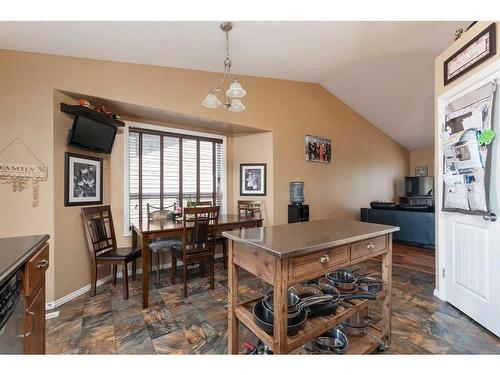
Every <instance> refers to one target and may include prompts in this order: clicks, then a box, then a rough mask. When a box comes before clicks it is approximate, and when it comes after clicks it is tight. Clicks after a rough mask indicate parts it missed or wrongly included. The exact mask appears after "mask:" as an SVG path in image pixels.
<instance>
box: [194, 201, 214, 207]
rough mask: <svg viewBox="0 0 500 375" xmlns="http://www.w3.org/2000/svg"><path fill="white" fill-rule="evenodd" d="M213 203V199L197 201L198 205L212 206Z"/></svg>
mask: <svg viewBox="0 0 500 375" xmlns="http://www.w3.org/2000/svg"><path fill="white" fill-rule="evenodd" d="M211 205H212V201H198V202H196V207H210V206H211Z"/></svg>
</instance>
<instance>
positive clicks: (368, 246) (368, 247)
mask: <svg viewBox="0 0 500 375" xmlns="http://www.w3.org/2000/svg"><path fill="white" fill-rule="evenodd" d="M366 248H367V249H374V248H375V245H374V244H373V242H371V241H370V242H368V243H367V244H366Z"/></svg>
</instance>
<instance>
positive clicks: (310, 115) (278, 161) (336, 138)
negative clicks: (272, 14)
mask: <svg viewBox="0 0 500 375" xmlns="http://www.w3.org/2000/svg"><path fill="white" fill-rule="evenodd" d="M219 78H220V76H219V74H215V73H208V72H199V71H190V70H182V69H172V68H163V67H154V66H145V65H136V64H125V63H115V62H105V61H95V60H88V59H78V58H69V57H59V56H51V55H42V54H32V53H21V52H12V51H5V50H0V90H1V91H0V120H1V121H0V126H1V143H2V144H5V143H7V142H8V141H10V140H11V139H12V138H13V137H15V136H19V137H20V138H22V139H23V140H24V141H25V142H26V143H28V144H29V146H30V147H31V148H32V149H33V151H35V152H36V153H37V155H39V157H40V158H41V159H42V160H44V162H46V163H47V164H48V165H49V167H50V169H49V181H48V182H46V183H44V184H42V186H41V189H40V206H39V207H38V208H32V207H31V195H30V194H31V193H30V192H29V191H27V192H22V193H13V192H12V190H11V188H10V187H9V186H5V185H1V186H0V200H1V202H2V208H4V210H5V211H4V212H8V213H9V214H8V215H5V214H4V215H2V216H1V218H0V235H2V236H11V235H21V234H31V233H49V234H50V235H51V236H52V243H53V245H54V246H52V253H51V256H52V263H51V268H50V272H49V280H48V293H47V299H48V300H49V301H51V300H54V299H57V298H59V297H61V296H64V295H66V294H67V293H70V292H72V291H74V290H76V289H79V288H81V287H82V286H84V285H87V284H88V283H89V274H90V272H89V270H88V259H87V260H85V259H86V257H87V256H88V255H87V250H86V244H85V243H84V242H83V232H82V226H81V221H80V215H79V208H67V207H63V194H62V187H63V186H62V185H63V184H62V180H61V173H62V168H63V167H62V166H63V157H64V151H65V150H66V146H65V145H64V137H65V136H66V131H67V128H68V127H69V126H70V123H71V120H70V119H69V118H68V117H67V116H65V115H63V114H61V113H60V112H59V109H58V101H59V99H61V97H59V96H58V95H59V93H57V90H61V91H66V92H76V93H81V94H82V95H88V96H95V97H101V98H107V99H110V100H116V101H121V102H124V103H131V104H133V105H138V106H143V107H149V108H154V109H158V110H163V111H170V112H174V113H180V114H189V115H191V116H195V117H199V118H206V119H209V120H213V121H215V122H220V123H233V124H237V125H241V126H246V127H250V128H254V129H261V130H262V131H265V133H261V134H257V135H240V134H238V135H237V136H235V137H234V138H232V137H231V134H228V135H229V136H230V137H229V138H228V179H227V180H228V197H232V199H233V202H231V201H230V202H229V203H233V205H234V200H235V199H236V198H238V195H239V182H238V181H239V180H238V178H239V163H241V162H267V163H268V167H269V180H268V196H267V197H266V198H265V201H266V206H267V210H268V211H267V215H268V216H269V221H270V222H271V221H272V222H274V223H275V224H281V223H285V222H286V218H287V204H288V200H289V197H288V185H289V182H290V181H294V180H303V181H305V195H306V201H307V203H308V204H309V205H310V207H311V219H313V220H314V219H320V218H327V217H338V218H348V219H354V218H356V217H357V215H358V212H359V208H360V207H363V206H366V205H367V204H368V202H370V201H371V200H375V199H382V200H392V199H395V197H396V195H397V194H396V191H395V188H394V186H395V182H396V180H399V179H401V177H402V176H404V175H407V174H408V166H409V152H408V151H407V150H406V149H405V148H403V147H402V146H400V145H399V144H398V143H396V142H395V141H394V140H392V139H391V138H390V137H389V136H388V135H386V134H384V133H383V132H381V131H380V130H379V129H378V128H376V127H375V126H373V125H372V124H371V123H369V122H368V121H367V120H366V119H364V118H363V117H362V116H360V115H359V114H358V113H356V112H354V111H353V110H352V109H350V108H349V107H348V106H346V105H345V104H344V103H342V102H341V101H340V100H339V99H337V98H336V97H335V96H333V95H331V94H330V93H329V92H328V91H326V90H325V89H324V88H322V87H321V86H319V85H317V84H312V83H305V82H293V81H284V80H276V79H267V78H257V77H241V80H242V83H243V84H244V86H245V88H246V90H247V91H248V95H247V97H246V98H245V104H246V105H247V111H245V112H243V113H231V112H228V111H225V110H223V109H219V110H209V109H206V108H204V107H202V106H201V105H200V100H201V98H202V97H203V96H204V95H205V93H206V90H207V88H208V87H211V86H212V85H213V84H214V82H217V80H218V79H219ZM228 129H229V130H230V128H228ZM205 131H206V129H205ZM306 134H314V135H318V136H322V137H326V138H331V139H332V143H333V161H332V163H331V164H329V165H325V164H315V163H308V162H306V161H305V156H304V136H305V135H306ZM121 143H122V142H121V140H120V136H118V138H117V142H116V145H115V147H116V148H115V149H114V151H113V154H112V155H111V157H110V167H109V170H107V171H106V172H105V179H106V180H108V181H107V182H106V181H105V201H108V202H110V203H111V205H112V207H113V212H114V214H115V220H117V222H116V226H117V228H118V231H119V232H121V231H122V228H123V217H122V211H123V164H122V160H123V158H122V156H123V150H122V151H121V154H120V148H119V146H117V145H119V144H121ZM73 151H75V152H81V151H80V150H77V149H73ZM120 220H121V222H120ZM127 241H128V239H125V238H120V242H122V243H126V242H127ZM54 259H55V260H54Z"/></svg>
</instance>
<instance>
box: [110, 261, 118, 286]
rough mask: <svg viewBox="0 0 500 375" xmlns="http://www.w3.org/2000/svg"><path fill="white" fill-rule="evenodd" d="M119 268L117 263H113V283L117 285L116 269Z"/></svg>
mask: <svg viewBox="0 0 500 375" xmlns="http://www.w3.org/2000/svg"><path fill="white" fill-rule="evenodd" d="M117 270H118V266H117V265H116V264H112V265H111V283H112V284H113V285H116V271H117Z"/></svg>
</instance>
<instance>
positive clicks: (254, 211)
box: [238, 200, 262, 219]
mask: <svg viewBox="0 0 500 375" xmlns="http://www.w3.org/2000/svg"><path fill="white" fill-rule="evenodd" d="M238 216H240V217H245V218H252V219H253V218H255V219H262V201H250V200H240V201H238Z"/></svg>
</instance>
